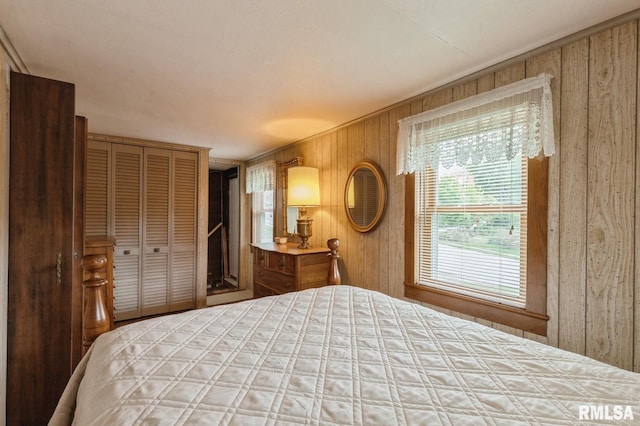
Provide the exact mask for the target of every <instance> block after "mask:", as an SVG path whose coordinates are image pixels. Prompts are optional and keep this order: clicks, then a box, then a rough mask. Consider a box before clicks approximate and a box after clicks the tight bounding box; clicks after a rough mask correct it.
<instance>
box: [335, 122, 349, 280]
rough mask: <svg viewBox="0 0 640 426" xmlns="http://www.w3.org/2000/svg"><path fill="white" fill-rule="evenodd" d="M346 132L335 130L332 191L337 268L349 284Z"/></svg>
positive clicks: (347, 145) (347, 143)
mask: <svg viewBox="0 0 640 426" xmlns="http://www.w3.org/2000/svg"><path fill="white" fill-rule="evenodd" d="M348 136H349V135H348V132H347V128H346V127H342V128H340V129H338V131H337V132H336V162H335V166H334V167H336V183H337V186H335V187H334V188H333V189H334V192H336V194H337V195H338V208H337V223H336V225H337V228H336V234H335V236H336V237H337V238H338V239H339V240H340V249H339V250H338V253H339V254H340V259H338V268H339V269H340V274H341V277H342V283H343V284H351V277H350V276H349V270H348V269H347V266H346V265H348V264H349V263H350V261H351V260H350V259H349V254H348V253H347V250H346V248H347V245H348V242H347V235H348V232H349V228H351V226H350V225H349V222H348V220H347V214H346V213H345V210H344V197H343V194H344V188H345V185H346V182H347V176H349V166H348V161H349V160H348V158H347V152H348V150H349V141H348Z"/></svg>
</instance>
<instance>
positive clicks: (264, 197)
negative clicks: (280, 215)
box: [251, 190, 274, 243]
mask: <svg viewBox="0 0 640 426" xmlns="http://www.w3.org/2000/svg"><path fill="white" fill-rule="evenodd" d="M252 214H253V228H252V229H253V232H252V234H253V235H252V239H251V240H252V241H253V242H254V243H270V242H273V236H274V233H273V190H271V191H263V192H254V193H253V208H252Z"/></svg>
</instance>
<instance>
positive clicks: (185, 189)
mask: <svg viewBox="0 0 640 426" xmlns="http://www.w3.org/2000/svg"><path fill="white" fill-rule="evenodd" d="M172 166H173V167H172V169H173V184H172V191H171V192H172V195H173V202H172V203H171V209H172V214H171V218H172V230H173V232H172V233H171V282H170V290H169V295H170V300H169V303H170V309H171V310H172V311H178V310H183V309H193V308H195V307H196V303H195V302H196V240H197V238H196V236H197V235H196V217H197V216H196V209H197V198H198V194H197V188H198V155H197V154H196V153H194V152H179V151H174V153H173V157H172Z"/></svg>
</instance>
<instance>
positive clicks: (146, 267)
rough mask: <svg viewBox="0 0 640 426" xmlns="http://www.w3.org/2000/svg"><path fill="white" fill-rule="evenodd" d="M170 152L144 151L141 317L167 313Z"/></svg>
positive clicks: (151, 149) (160, 150)
mask: <svg viewBox="0 0 640 426" xmlns="http://www.w3.org/2000/svg"><path fill="white" fill-rule="evenodd" d="M170 188H171V151H170V150H164V149H153V148H145V150H144V211H143V214H144V220H143V223H144V231H143V232H144V254H143V271H142V315H154V314H159V313H163V312H168V311H169V292H168V287H169V277H170V273H171V270H170V263H169V235H170V232H171V230H170V200H171V197H170Z"/></svg>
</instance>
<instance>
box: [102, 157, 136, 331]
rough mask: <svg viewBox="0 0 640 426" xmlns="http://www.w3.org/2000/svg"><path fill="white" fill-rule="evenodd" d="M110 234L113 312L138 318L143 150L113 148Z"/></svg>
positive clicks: (119, 317) (123, 316) (121, 318)
mask: <svg viewBox="0 0 640 426" xmlns="http://www.w3.org/2000/svg"><path fill="white" fill-rule="evenodd" d="M111 150H112V154H111V155H112V157H111V158H112V161H113V165H112V184H111V187H112V188H113V192H112V194H111V199H112V200H113V201H112V203H111V204H112V209H113V210H112V211H113V218H112V221H111V226H112V229H111V232H109V233H107V235H113V236H114V237H115V239H116V247H115V250H114V263H115V266H116V268H115V270H114V277H113V281H114V282H115V283H117V284H116V286H115V288H114V297H115V301H114V309H115V315H116V317H117V319H118V320H125V319H130V318H138V317H140V315H141V310H140V301H141V288H140V280H141V272H142V270H141V261H142V225H141V224H142V162H143V156H142V148H140V147H137V146H129V145H120V144H112V146H111Z"/></svg>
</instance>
